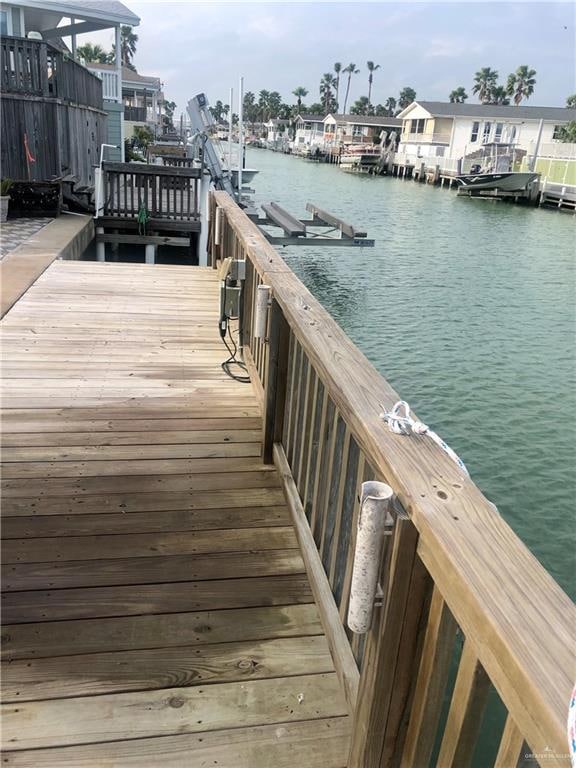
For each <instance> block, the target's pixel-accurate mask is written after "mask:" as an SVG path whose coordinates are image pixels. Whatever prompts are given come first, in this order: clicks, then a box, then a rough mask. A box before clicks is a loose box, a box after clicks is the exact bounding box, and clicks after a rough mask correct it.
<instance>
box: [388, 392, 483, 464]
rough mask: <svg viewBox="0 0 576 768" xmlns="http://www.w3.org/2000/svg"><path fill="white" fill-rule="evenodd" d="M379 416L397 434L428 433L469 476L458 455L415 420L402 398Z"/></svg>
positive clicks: (426, 427) (424, 425) (437, 436)
mask: <svg viewBox="0 0 576 768" xmlns="http://www.w3.org/2000/svg"><path fill="white" fill-rule="evenodd" d="M380 418H381V419H382V420H383V421H385V422H386V423H387V424H388V426H389V427H390V431H391V432H394V433H395V434H397V435H428V437H430V438H431V439H432V440H434V442H435V443H436V445H439V446H440V448H442V450H443V451H444V452H445V453H447V454H448V456H450V458H451V459H452V461H455V462H456V464H458V466H459V467H460V469H461V470H462V471H463V472H464V473H465V474H466V476H467V477H470V473H469V472H468V470H467V469H466V465H465V464H464V462H463V461H462V459H461V458H460V456H458V454H457V453H456V452H455V451H453V450H452V448H450V446H449V445H448V444H447V443H445V442H444V440H442V438H441V437H440V436H439V435H437V434H436V432H434V431H433V430H431V429H430V427H428V426H427V425H426V424H423V423H422V422H421V421H415V420H414V419H413V418H412V417H411V416H410V406H409V405H408V403H407V402H405V401H404V400H399V401H398V402H397V403H396V405H395V406H394V407H393V408H392V410H391V411H389V412H384V413H381V414H380Z"/></svg>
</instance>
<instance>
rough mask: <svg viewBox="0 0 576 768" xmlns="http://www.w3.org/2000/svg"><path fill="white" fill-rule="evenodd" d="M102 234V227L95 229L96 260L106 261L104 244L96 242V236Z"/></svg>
mask: <svg viewBox="0 0 576 768" xmlns="http://www.w3.org/2000/svg"><path fill="white" fill-rule="evenodd" d="M103 234H104V227H96V259H97V260H98V261H106V243H104V242H103V241H102V240H98V235H103Z"/></svg>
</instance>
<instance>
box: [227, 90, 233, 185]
mask: <svg viewBox="0 0 576 768" xmlns="http://www.w3.org/2000/svg"><path fill="white" fill-rule="evenodd" d="M233 117H234V88H230V120H229V121H228V175H229V176H230V178H232V129H233V127H234V121H233Z"/></svg>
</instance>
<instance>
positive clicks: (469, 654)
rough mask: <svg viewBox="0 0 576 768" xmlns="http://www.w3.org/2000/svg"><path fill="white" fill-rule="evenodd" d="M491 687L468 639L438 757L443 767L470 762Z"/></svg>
mask: <svg viewBox="0 0 576 768" xmlns="http://www.w3.org/2000/svg"><path fill="white" fill-rule="evenodd" d="M489 690H490V679H489V677H488V675H487V674H486V672H485V671H484V668H483V667H482V665H481V664H480V662H479V661H478V658H477V656H476V653H475V651H474V649H473V648H472V643H471V642H470V641H469V640H466V641H465V642H464V648H463V649H462V657H461V659H460V665H459V667H458V676H457V677H456V684H455V686H454V693H453V694H452V702H451V704H450V711H449V713H448V720H447V721H446V727H445V728H444V736H443V738H442V746H441V747H440V754H439V756H438V765H441V766H442V768H467V766H469V765H470V762H471V760H472V754H473V752H474V746H475V744H476V739H477V738H478V733H479V731H480V725H481V723H482V714H483V712H484V707H485V705H486V699H487V697H488V692H489Z"/></svg>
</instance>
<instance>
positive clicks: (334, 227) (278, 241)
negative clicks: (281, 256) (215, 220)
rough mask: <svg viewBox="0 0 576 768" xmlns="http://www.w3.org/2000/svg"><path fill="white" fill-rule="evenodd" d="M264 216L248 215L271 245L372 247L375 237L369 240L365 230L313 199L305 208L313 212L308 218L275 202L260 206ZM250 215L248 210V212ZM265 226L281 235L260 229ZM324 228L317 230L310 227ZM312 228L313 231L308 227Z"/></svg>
mask: <svg viewBox="0 0 576 768" xmlns="http://www.w3.org/2000/svg"><path fill="white" fill-rule="evenodd" d="M261 207H262V210H263V211H264V214H265V215H264V217H259V216H258V214H256V215H255V216H254V215H251V216H250V218H251V219H252V220H253V221H254V223H255V224H258V226H259V227H260V228H261V231H262V234H263V235H264V236H265V237H266V239H267V240H268V242H269V243H271V244H272V245H282V246H288V245H329V246H348V247H350V246H352V247H356V248H363V247H364V248H373V247H374V240H370V239H369V238H368V236H367V234H368V233H367V232H365V231H362V230H359V229H356V228H355V227H353V226H352V224H347V223H346V222H345V221H342V219H340V218H338V217H337V216H334V215H333V214H332V213H328V212H327V211H323V210H322V209H321V208H319V207H318V206H317V205H314V203H307V205H306V210H307V211H308V213H311V214H312V218H311V219H297V218H295V217H294V216H292V214H291V213H289V212H288V211H286V210H284V208H281V207H280V206H279V205H278V203H269V204H264V205H262V206H261ZM248 215H250V214H248ZM265 226H272V227H277V228H279V229H281V230H283V232H284V235H283V236H280V237H278V236H277V235H272V234H270V233H269V232H267V231H266V230H264V229H262V227H265ZM327 227H328V229H326V228H327ZM317 229H323V230H324V231H323V232H320V233H317V232H315V231H313V230H317ZM310 230H312V231H310Z"/></svg>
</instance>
